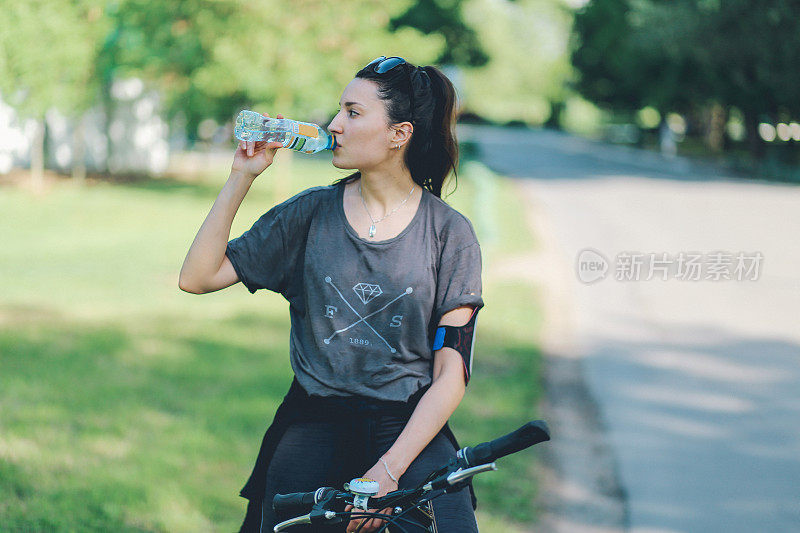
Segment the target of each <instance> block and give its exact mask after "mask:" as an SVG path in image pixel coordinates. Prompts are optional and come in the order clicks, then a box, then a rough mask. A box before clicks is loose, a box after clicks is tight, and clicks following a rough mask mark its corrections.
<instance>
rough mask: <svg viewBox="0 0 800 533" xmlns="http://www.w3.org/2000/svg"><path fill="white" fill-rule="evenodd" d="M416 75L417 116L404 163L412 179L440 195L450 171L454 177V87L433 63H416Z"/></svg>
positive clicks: (456, 156)
mask: <svg viewBox="0 0 800 533" xmlns="http://www.w3.org/2000/svg"><path fill="white" fill-rule="evenodd" d="M417 75H418V76H419V78H420V83H419V85H416V84H415V96H417V95H418V94H419V101H420V104H419V105H418V106H417V110H416V111H417V112H418V115H417V116H418V117H419V118H418V120H417V121H416V123H415V130H414V135H413V137H412V143H411V146H410V148H409V150H408V151H407V152H406V165H407V166H408V168H409V170H410V171H411V176H412V178H413V179H414V181H416V182H417V183H419V184H420V185H422V186H424V187H426V188H427V189H428V190H430V191H431V192H432V193H433V194H435V195H436V196H438V197H440V198H441V196H442V189H443V186H444V183H445V181H446V179H447V177H448V176H449V174H450V172H451V171H452V172H453V176H454V177H456V179H457V174H456V168H457V167H458V142H457V140H456V132H455V122H456V120H455V118H456V117H455V114H456V91H455V88H454V87H453V84H452V83H451V82H450V80H449V79H448V78H447V76H445V75H444V73H442V71H440V70H439V69H437V68H436V67H433V66H427V67H420V68H419V69H417ZM417 87H419V89H420V90H419V91H417V90H416V89H417ZM426 93H427V94H426ZM417 128H419V131H418V130H417ZM417 134H419V135H417ZM414 137H417V142H414Z"/></svg>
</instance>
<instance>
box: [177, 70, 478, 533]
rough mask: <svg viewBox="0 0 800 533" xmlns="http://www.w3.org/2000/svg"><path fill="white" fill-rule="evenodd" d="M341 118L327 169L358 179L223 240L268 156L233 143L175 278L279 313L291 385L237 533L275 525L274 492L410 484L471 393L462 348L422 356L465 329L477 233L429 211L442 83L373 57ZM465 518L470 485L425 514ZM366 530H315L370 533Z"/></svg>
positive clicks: (300, 199)
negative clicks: (443, 337) (280, 308)
mask: <svg viewBox="0 0 800 533" xmlns="http://www.w3.org/2000/svg"><path fill="white" fill-rule="evenodd" d="M339 106H340V109H339V112H338V113H337V115H336V117H335V118H334V119H333V121H332V122H331V123H330V125H329V126H328V129H329V131H330V132H331V133H333V134H335V135H336V139H337V145H338V146H337V147H336V149H335V150H334V153H333V164H334V166H336V167H337V168H342V169H357V170H358V171H357V172H355V173H353V174H351V175H350V176H347V177H346V178H343V179H340V180H338V181H336V182H335V183H333V184H332V185H330V186H320V187H313V188H310V189H307V190H305V191H303V192H301V193H299V194H297V195H296V196H294V197H292V198H290V199H288V200H286V201H285V202H283V203H281V204H279V205H277V206H275V207H273V208H272V209H270V210H269V211H268V212H267V213H265V214H264V215H262V216H261V217H260V218H259V219H258V220H257V221H256V222H255V224H253V226H252V228H250V230H248V231H247V232H245V233H244V234H243V235H241V236H240V237H238V238H236V239H233V240H230V241H228V239H229V238H230V229H231V223H232V221H233V218H234V216H235V214H236V211H237V209H238V207H239V205H240V204H241V202H242V199H243V198H244V196H245V194H246V193H247V191H248V190H249V188H250V186H251V185H252V183H253V181H254V180H255V179H256V177H257V176H258V175H259V174H261V173H262V172H263V171H264V170H266V169H267V167H269V166H270V164H271V163H272V160H273V158H274V156H275V152H276V150H277V149H278V148H279V147H280V143H269V144H267V143H258V142H257V143H252V142H248V143H241V144H240V145H239V147H238V149H237V151H236V154H235V156H234V161H233V165H232V168H231V173H230V177H229V178H228V181H227V182H226V183H225V186H224V187H223V189H222V191H221V192H220V194H219V196H218V198H217V200H216V202H215V203H214V205H213V207H212V208H211V212H210V213H209V214H208V216H207V218H206V220H205V222H204V223H203V225H202V226H201V228H200V230H199V232H198V234H197V236H196V237H195V240H194V242H193V243H192V246H191V248H190V249H189V252H188V254H187V256H186V259H185V261H184V264H183V268H182V269H181V275H180V282H179V285H180V288H181V289H182V290H184V291H187V292H192V293H196V294H202V293H208V292H212V291H217V290H220V289H222V288H225V287H229V286H231V285H233V284H235V283H237V282H239V281H241V282H242V283H243V284H244V286H245V287H246V288H247V289H248V290H249V291H250V292H251V293H253V292H255V291H256V290H258V289H262V288H263V289H269V290H271V291H274V292H278V293H280V294H281V295H283V296H284V298H286V300H288V301H289V303H290V306H289V313H290V318H291V326H292V327H291V334H290V354H289V356H290V362H291V365H292V369H293V370H294V374H295V378H294V381H293V382H292V386H291V388H290V389H289V393H288V394H287V395H286V397H285V399H284V402H283V403H282V404H281V406H280V408H279V409H278V411H277V413H276V414H275V419H274V421H273V423H272V425H271V426H270V427H269V429H268V430H267V432H266V434H265V435H264V439H263V442H262V446H261V450H260V452H259V455H258V458H257V460H256V464H255V467H254V468H253V472H252V474H251V476H250V479H249V480H248V482H247V484H246V485H245V487H244V488H243V489H242V491H241V493H240V494H241V495H242V496H243V497H245V498H247V499H248V500H249V502H250V503H249V505H248V512H247V515H246V517H245V520H244V523H243V524H242V528H241V531H263V532H267V531H272V527H273V526H274V524H275V523H277V522H278V521H280V520H282V519H285V518H286V517H279V516H276V515H275V513H274V511H273V510H272V505H271V503H272V498H273V496H274V495H275V494H277V493H288V492H300V491H311V490H314V489H316V488H318V487H321V486H333V487H337V488H341V487H342V484H343V483H344V482H345V481H349V480H350V479H352V478H354V477H361V476H364V477H368V478H372V479H375V480H377V481H378V482H379V483H380V493H379V495H383V494H386V493H387V492H390V491H392V490H396V489H397V488H398V486H399V487H401V488H404V487H408V486H413V485H416V484H418V483H420V482H421V481H422V480H423V479H424V477H425V476H426V475H427V474H428V473H430V472H431V471H432V470H433V469H434V468H436V467H438V466H441V465H443V464H444V463H446V462H447V461H448V460H449V459H450V458H451V457H453V456H454V454H455V452H456V450H457V449H458V444H457V442H456V439H455V437H454V436H453V434H452V432H451V431H450V428H449V427H448V425H447V420H448V418H449V417H450V415H451V414H452V413H453V411H454V410H455V408H456V406H458V404H459V402H460V401H461V398H462V397H463V395H464V391H465V387H466V384H467V381H468V380H469V372H470V367H471V347H469V350H466V349H465V348H464V346H463V343H462V345H460V347H450V346H443V347H441V348H439V349H436V350H434V349H433V348H432V345H433V340H434V335H435V334H436V330H437V328H438V327H439V326H445V325H449V326H464V325H469V326H470V327H472V326H474V321H475V315H476V314H477V312H478V310H479V309H480V308H481V307H483V300H482V297H481V252H480V245H479V244H478V240H477V238H476V236H475V231H474V229H473V227H472V224H471V223H470V221H469V220H468V219H467V218H466V217H464V216H463V215H462V214H460V213H459V212H457V211H456V210H454V209H453V208H452V207H450V206H449V205H447V204H446V203H445V202H444V201H443V200H441V198H440V196H441V191H442V186H443V183H444V181H445V179H446V178H447V177H448V175H449V174H450V172H451V171H454V170H455V167H456V165H457V161H458V146H457V144H456V138H455V135H454V109H455V91H454V89H453V85H452V84H451V83H450V81H449V80H448V79H447V78H446V77H445V75H444V74H442V72H441V71H439V70H438V69H436V68H434V67H431V66H427V67H415V66H413V65H410V64H409V63H407V62H406V61H405V60H404V59H402V58H399V57H390V58H385V57H380V58H377V59H376V60H374V61H372V62H371V63H369V64H368V65H367V66H366V67H364V68H363V69H361V70H360V71H359V72H358V73H357V74H356V77H355V79H353V80H352V81H351V82H350V83H349V84H348V85H347V87H346V88H345V90H344V93H343V94H342V99H341V101H340V102H339ZM278 117H279V118H282V117H281V115H278ZM464 331H467V330H466V329H465V330H464ZM467 352H469V353H467ZM474 507H475V498H474V494H473V493H472V487H471V486H470V487H469V490H462V491H460V492H457V493H454V494H447V495H445V496H442V497H440V498H437V499H436V500H434V501H433V502H432V506H431V507H430V509H429V510H430V511H431V513H432V515H433V518H434V523H435V524H436V527H437V528H438V531H442V532H455V531H458V532H459V533H464V532H470V531H477V526H476V523H475V516H474V512H473V509H474ZM389 511H390V510H383V512H389ZM362 522H363V523H362ZM362 522H359V521H355V520H353V521H351V522H350V523H349V524H344V525H340V526H338V527H332V526H328V527H327V528H323V529H321V530H325V531H356V529H358V528H359V527H360V528H361V529H360V530H359V531H373V530H375V529H377V528H378V527H379V526H380V525H381V524H380V523H379V522H380V521H379V520H374V519H373V520H370V521H362ZM409 530H410V529H409ZM298 531H299V529H298Z"/></svg>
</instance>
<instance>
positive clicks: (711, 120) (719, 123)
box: [705, 103, 728, 154]
mask: <svg viewBox="0 0 800 533" xmlns="http://www.w3.org/2000/svg"><path fill="white" fill-rule="evenodd" d="M707 116H708V119H707V123H706V132H705V144H706V147H707V148H708V149H709V151H711V152H713V153H715V154H719V153H720V152H722V148H723V144H724V142H725V124H726V123H727V121H728V109H727V108H725V107H723V106H721V105H720V104H718V103H714V104H712V105H711V107H710V108H709V109H708V115H707Z"/></svg>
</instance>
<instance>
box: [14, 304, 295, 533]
mask: <svg viewBox="0 0 800 533" xmlns="http://www.w3.org/2000/svg"><path fill="white" fill-rule="evenodd" d="M4 311H6V312H4V313H3V314H2V316H3V317H4V320H3V322H2V324H3V327H2V328H0V353H2V354H3V357H2V358H0V375H2V376H3V388H2V390H1V391H0V405H2V409H0V426H2V428H3V433H2V437H0V501H2V503H0V523H2V524H3V527H8V528H10V529H11V530H25V531H75V530H80V531H184V530H185V531H188V530H197V529H209V528H211V529H234V528H235V527H236V526H237V525H238V523H239V522H240V521H241V516H242V514H241V513H242V510H243V502H244V500H241V499H240V498H238V496H237V494H238V490H239V488H240V487H241V485H243V484H244V482H245V481H246V478H247V476H248V475H249V473H250V468H251V466H252V462H253V460H254V459H255V455H256V453H257V451H258V446H259V444H260V441H261V436H262V435H263V431H264V429H265V428H266V426H267V425H268V424H269V422H270V421H271V418H272V416H273V414H274V411H275V408H276V407H277V405H278V404H279V403H280V401H281V399H282V398H283V395H284V394H285V393H286V390H288V386H289V383H290V381H291V370H290V369H289V365H288V361H287V359H288V358H287V355H286V351H285V348H284V345H285V342H280V341H277V339H278V337H280V338H283V337H286V327H285V326H286V325H285V323H284V322H283V321H273V322H270V321H269V320H268V319H263V317H262V319H259V320H257V319H255V318H254V317H253V316H252V315H250V314H240V315H234V316H232V317H230V318H227V319H223V320H214V321H212V320H207V321H194V322H193V323H192V324H190V325H187V324H185V323H184V324H180V325H178V324H179V319H178V318H177V317H173V324H172V326H170V325H168V324H164V322H163V317H162V319H161V323H160V324H159V323H158V322H159V320H154V321H153V323H152V324H142V323H138V324H129V323H126V324H103V325H95V324H83V323H76V322H73V321H70V320H69V319H68V318H66V317H63V316H62V317H56V316H54V315H53V313H52V312H48V313H41V315H38V314H37V313H36V312H35V310H31V309H27V310H20V309H16V310H13V312H9V311H10V310H8V309H5V310H4ZM39 317H45V318H44V319H43V320H41V319H40V318H39ZM243 332H244V334H245V335H247V336H243ZM226 335H232V339H234V340H233V341H225V340H224V338H225V336H226ZM243 338H245V339H250V341H251V344H252V346H250V345H249V343H248V342H242V341H241V339H243ZM220 339H222V340H220ZM165 488H167V489H168V490H165ZM176 505H177V508H176Z"/></svg>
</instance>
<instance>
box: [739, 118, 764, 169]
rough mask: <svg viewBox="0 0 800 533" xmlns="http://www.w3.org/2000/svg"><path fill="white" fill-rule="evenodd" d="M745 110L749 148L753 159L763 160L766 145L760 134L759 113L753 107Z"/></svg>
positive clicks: (745, 125) (745, 126)
mask: <svg viewBox="0 0 800 533" xmlns="http://www.w3.org/2000/svg"><path fill="white" fill-rule="evenodd" d="M743 112H744V128H745V131H746V132H747V149H748V150H749V152H750V155H751V156H753V159H756V160H761V159H763V158H764V155H765V153H766V146H765V145H764V141H762V140H761V135H759V134H758V123H759V120H758V113H757V112H756V111H754V110H752V109H745V110H743Z"/></svg>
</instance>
